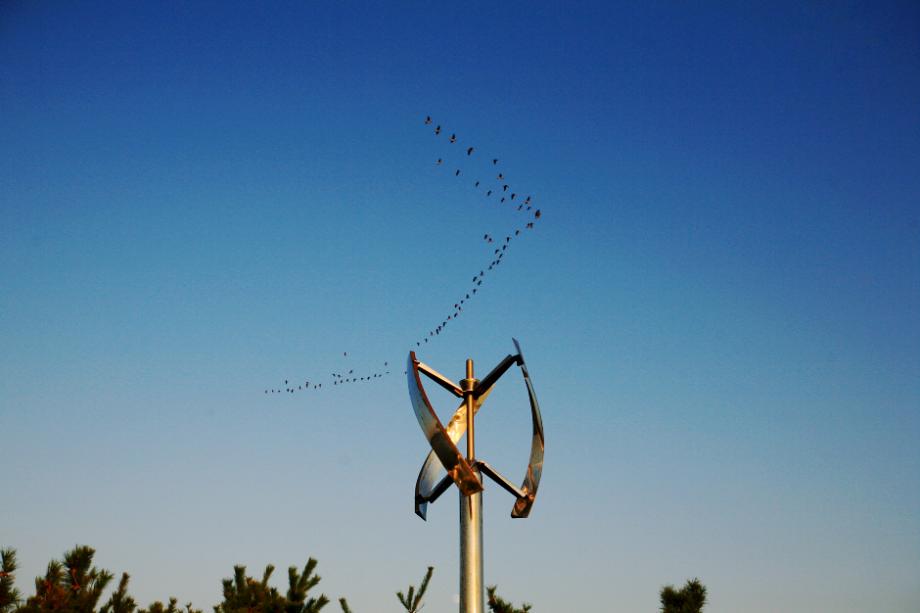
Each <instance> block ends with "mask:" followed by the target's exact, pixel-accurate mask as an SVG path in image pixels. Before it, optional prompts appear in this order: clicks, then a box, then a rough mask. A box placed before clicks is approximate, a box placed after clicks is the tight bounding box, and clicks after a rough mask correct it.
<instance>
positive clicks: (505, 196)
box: [265, 115, 543, 394]
mask: <svg viewBox="0 0 920 613" xmlns="http://www.w3.org/2000/svg"><path fill="white" fill-rule="evenodd" d="M424 125H426V126H431V125H434V126H435V127H434V128H433V132H434V135H435V136H436V137H439V136H441V134H442V133H444V134H445V135H446V131H444V130H442V128H441V126H440V125H439V124H436V123H435V122H434V120H433V119H432V118H431V116H430V115H429V116H427V117H425V120H424ZM446 140H447V143H448V145H456V144H457V143H458V142H459V140H458V138H457V135H456V134H451V135H450V137H448V138H447V139H446ZM457 149H458V150H459V155H460V156H462V154H463V153H464V151H465V153H466V156H465V157H461V159H466V158H471V157H472V156H473V155H474V154H475V153H476V148H475V147H474V146H471V145H467V146H465V147H464V145H462V144H461V145H460V146H459V147H458V148H457ZM490 159H491V162H492V163H491V164H488V161H487V162H486V167H488V168H490V170H491V171H492V173H495V176H494V178H491V177H490V178H483V177H477V178H476V179H475V180H474V181H472V182H471V185H472V187H473V188H474V189H476V190H477V191H478V192H479V193H480V195H482V196H484V197H485V198H488V199H491V200H492V201H494V202H497V204H498V206H508V207H510V208H511V210H513V211H515V212H517V213H521V214H522V216H523V218H522V219H521V221H520V223H519V224H518V225H517V226H516V227H514V228H513V229H511V230H508V231H507V232H503V233H501V234H498V235H493V234H491V233H488V232H486V233H485V234H483V236H482V240H483V242H484V243H485V244H486V245H488V246H489V250H490V253H489V256H488V258H489V261H488V263H486V262H483V263H482V264H481V266H480V267H479V271H478V272H477V273H476V274H474V275H473V277H472V280H471V281H470V285H469V287H468V288H467V289H466V290H465V291H463V292H462V293H461V295H460V296H459V297H458V298H457V300H456V301H455V302H454V304H453V307H452V308H449V309H448V310H447V312H446V314H445V315H444V316H443V317H442V318H441V321H440V323H438V324H436V325H434V326H433V327H431V328H430V329H429V330H428V331H427V332H426V333H425V334H424V335H422V336H421V337H419V338H418V339H417V340H416V341H415V347H421V346H422V345H425V344H427V343H428V342H429V341H433V340H434V339H435V338H437V337H439V336H440V335H441V333H442V332H444V330H445V329H446V328H447V326H448V325H450V323H451V322H455V321H456V320H457V319H459V317H460V316H461V315H462V314H463V307H464V306H468V305H469V303H470V302H471V301H472V300H473V299H474V298H475V297H476V296H478V295H480V290H481V289H482V284H483V281H485V278H486V276H487V275H488V274H489V273H491V272H492V271H494V270H495V269H496V268H497V267H498V266H500V265H501V263H502V260H503V259H504V257H505V256H506V255H507V254H508V251H509V249H510V247H511V245H512V243H513V242H514V241H515V239H518V238H519V237H520V236H521V235H522V234H523V233H525V232H527V231H529V230H533V229H534V226H535V224H536V223H537V222H539V220H540V219H541V218H542V217H543V214H542V212H541V210H540V209H538V208H536V206H535V205H534V202H533V197H532V196H531V195H529V194H528V195H522V194H520V193H518V192H517V191H515V189H514V188H513V187H512V186H511V183H510V181H509V180H508V179H507V178H506V177H505V173H504V171H503V170H502V168H501V167H500V166H499V159H498V158H490ZM435 165H436V166H439V167H440V166H445V165H446V162H445V158H444V157H439V158H437V160H436V162H435ZM453 166H454V172H453V176H454V177H455V178H459V177H460V176H461V175H463V170H462V169H461V168H460V166H459V165H453ZM490 174H491V173H490ZM493 196H494V198H493ZM506 203H507V205H506ZM502 234H504V236H502ZM343 356H344V357H345V358H347V357H348V352H347V351H346V352H343ZM387 367H388V362H384V363H383V368H381V369H378V370H377V371H376V372H372V373H364V374H355V372H354V369H353V368H349V369H348V370H347V371H346V370H344V369H342V370H341V371H339V372H333V373H331V376H332V380H331V383H332V385H333V386H339V385H348V384H353V383H362V382H368V381H374V380H376V379H379V378H381V377H384V376H386V375H389V374H390V371H389V370H387ZM403 374H405V372H403ZM326 383H330V381H326ZM321 389H323V384H322V383H317V382H313V383H311V382H310V380H309V379H306V380H303V381H300V380H297V381H295V380H292V379H284V384H283V386H281V385H279V386H278V387H277V388H267V389H266V390H265V393H266V394H295V393H298V392H303V391H308V390H321Z"/></svg>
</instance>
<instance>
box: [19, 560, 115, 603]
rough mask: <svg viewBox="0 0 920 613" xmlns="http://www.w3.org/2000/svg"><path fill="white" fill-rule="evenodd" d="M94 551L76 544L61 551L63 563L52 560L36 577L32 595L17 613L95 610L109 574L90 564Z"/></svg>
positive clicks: (109, 577) (109, 579) (110, 576)
mask: <svg viewBox="0 0 920 613" xmlns="http://www.w3.org/2000/svg"><path fill="white" fill-rule="evenodd" d="M94 555H96V551H95V550H94V549H93V548H92V547H87V546H86V545H77V546H76V547H74V548H73V549H71V550H70V551H68V552H66V553H65V554H64V560H63V562H59V561H58V560H51V562H49V563H48V569H47V570H46V571H45V576H44V577H36V578H35V595H34V596H30V597H29V599H28V600H26V603H25V604H24V605H22V606H21V607H19V608H18V609H17V611H18V613H49V612H52V611H60V612H61V613H95V611H96V605H97V604H98V603H99V599H100V598H101V597H102V592H103V591H104V590H105V588H106V586H108V584H109V582H110V581H111V580H112V573H110V572H109V571H107V570H100V569H98V568H96V567H95V566H93V556H94Z"/></svg>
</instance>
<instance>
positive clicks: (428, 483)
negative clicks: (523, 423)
mask: <svg viewBox="0 0 920 613" xmlns="http://www.w3.org/2000/svg"><path fill="white" fill-rule="evenodd" d="M491 391H492V388H491V387H490V388H488V389H487V390H485V391H484V392H483V393H482V394H481V395H480V396H479V398H476V399H474V400H473V415H476V414H477V413H479V408H480V407H481V406H482V403H483V402H485V400H486V398H488V397H489V393H491ZM445 430H446V432H447V436H448V438H450V440H451V442H452V443H454V445H456V444H457V441H459V440H460V437H462V436H463V434H464V433H465V432H466V403H464V402H461V403H460V406H459V407H457V410H456V411H454V414H453V416H451V418H450V421H449V422H447V428H445ZM443 470H444V465H443V464H442V463H441V460H439V459H438V456H437V454H436V453H435V452H434V450H432V451H430V452H429V453H428V457H427V458H425V462H424V463H423V464H422V469H421V470H420V471H419V472H418V479H416V480H415V514H416V515H418V516H419V517H421V518H422V519H427V516H428V503H429V502H434V498H435V497H436V496H434V494H435V488H436V487H437V486H438V484H439V483H440V482H441V471H443Z"/></svg>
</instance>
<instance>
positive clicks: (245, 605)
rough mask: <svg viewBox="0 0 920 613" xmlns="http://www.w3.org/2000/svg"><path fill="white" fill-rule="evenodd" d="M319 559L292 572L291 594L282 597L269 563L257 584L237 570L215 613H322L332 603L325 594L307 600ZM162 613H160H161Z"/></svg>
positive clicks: (226, 582)
mask: <svg viewBox="0 0 920 613" xmlns="http://www.w3.org/2000/svg"><path fill="white" fill-rule="evenodd" d="M315 569H316V560H315V559H313V558H310V559H309V560H307V564H306V566H304V569H303V572H297V567H296V566H291V567H290V568H289V569H288V591H287V593H286V594H285V595H284V596H282V595H281V593H280V592H279V591H278V589H277V588H274V587H270V586H269V585H268V580H269V578H270V577H271V575H272V572H274V570H275V567H274V566H272V565H271V564H269V565H268V566H266V567H265V572H264V573H262V579H261V580H260V581H257V580H255V579H253V578H252V577H247V576H246V567H245V566H234V567H233V578H232V579H224V580H223V586H224V600H223V602H221V603H220V604H218V605H217V606H215V607H214V613H319V611H320V610H321V609H322V608H323V607H324V606H326V605H327V604H328V603H329V599H328V598H327V597H326V595H325V594H320V595H319V596H318V597H317V598H313V597H311V598H307V594H308V592H309V591H310V590H311V589H313V588H314V587H316V585H317V584H318V583H319V581H320V577H319V576H318V575H314V574H313V571H314V570H315ZM157 613H158V612H157Z"/></svg>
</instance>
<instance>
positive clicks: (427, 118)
mask: <svg viewBox="0 0 920 613" xmlns="http://www.w3.org/2000/svg"><path fill="white" fill-rule="evenodd" d="M430 123H431V115H429V116H428V117H426V118H425V125H426V126H427V125H428V124H430Z"/></svg>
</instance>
